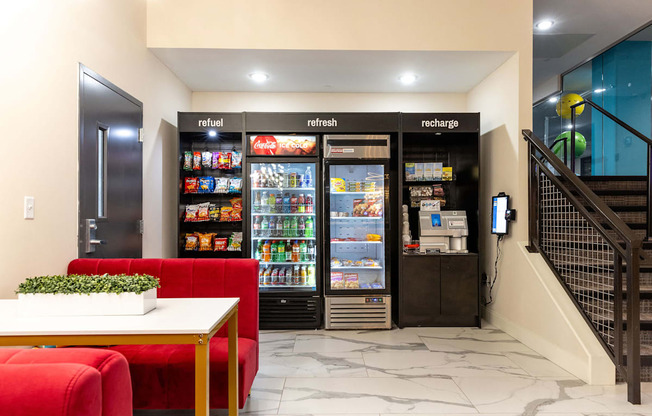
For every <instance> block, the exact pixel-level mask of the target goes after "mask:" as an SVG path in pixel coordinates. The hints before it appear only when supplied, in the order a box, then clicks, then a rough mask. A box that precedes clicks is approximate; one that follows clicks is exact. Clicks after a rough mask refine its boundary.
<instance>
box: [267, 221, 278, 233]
mask: <svg viewBox="0 0 652 416" xmlns="http://www.w3.org/2000/svg"><path fill="white" fill-rule="evenodd" d="M267 227H268V228H267V229H268V230H269V232H268V233H267V235H268V236H269V237H276V217H274V216H271V217H269V224H268V225H267Z"/></svg>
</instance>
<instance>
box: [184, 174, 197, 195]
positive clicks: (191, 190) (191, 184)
mask: <svg viewBox="0 0 652 416" xmlns="http://www.w3.org/2000/svg"><path fill="white" fill-rule="evenodd" d="M184 182H185V186H184V188H185V193H187V194H196V193H197V190H198V189H199V183H198V181H197V178H195V177H192V176H189V177H187V178H186V179H185V181H184Z"/></svg>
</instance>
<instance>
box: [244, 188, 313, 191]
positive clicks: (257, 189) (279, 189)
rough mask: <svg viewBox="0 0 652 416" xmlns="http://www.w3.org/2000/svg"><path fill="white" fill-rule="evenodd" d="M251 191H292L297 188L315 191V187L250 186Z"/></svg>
mask: <svg viewBox="0 0 652 416" xmlns="http://www.w3.org/2000/svg"><path fill="white" fill-rule="evenodd" d="M251 190H252V191H288V192H289V191H294V190H299V191H312V192H314V191H315V188H292V187H286V188H283V187H275V188H251Z"/></svg>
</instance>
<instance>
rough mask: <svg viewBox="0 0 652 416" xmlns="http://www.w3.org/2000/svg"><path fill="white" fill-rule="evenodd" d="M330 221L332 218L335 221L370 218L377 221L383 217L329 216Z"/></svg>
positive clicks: (365, 219)
mask: <svg viewBox="0 0 652 416" xmlns="http://www.w3.org/2000/svg"><path fill="white" fill-rule="evenodd" d="M330 219H331V221H332V220H337V221H361V220H363V221H367V220H372V221H377V220H382V219H384V217H330Z"/></svg>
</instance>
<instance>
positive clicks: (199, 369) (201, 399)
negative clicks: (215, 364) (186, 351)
mask: <svg viewBox="0 0 652 416" xmlns="http://www.w3.org/2000/svg"><path fill="white" fill-rule="evenodd" d="M208 345H209V342H208V340H207V339H206V338H204V339H203V342H202V343H201V344H200V343H196V344H195V416H209V415H208V413H209V409H210V408H209V402H208V400H209V397H210V392H209V378H208V377H209V367H208V366H209V363H210V360H209V355H208V354H209V349H208Z"/></svg>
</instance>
